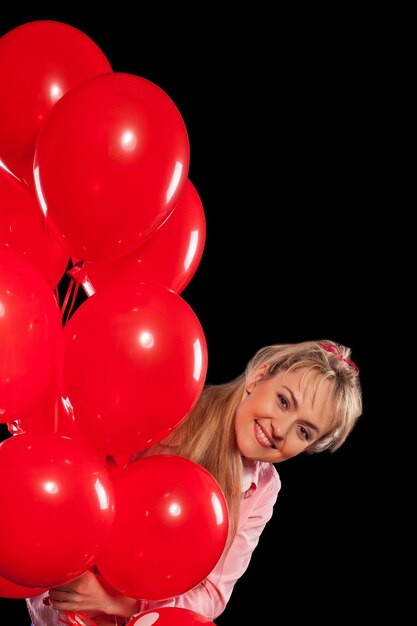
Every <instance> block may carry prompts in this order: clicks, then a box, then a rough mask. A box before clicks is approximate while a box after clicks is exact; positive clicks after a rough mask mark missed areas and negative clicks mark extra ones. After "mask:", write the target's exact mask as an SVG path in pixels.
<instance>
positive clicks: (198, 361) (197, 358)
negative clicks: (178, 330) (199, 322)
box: [193, 339, 203, 380]
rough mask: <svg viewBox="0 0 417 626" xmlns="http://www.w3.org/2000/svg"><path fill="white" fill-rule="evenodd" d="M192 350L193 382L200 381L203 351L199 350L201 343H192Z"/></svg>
mask: <svg viewBox="0 0 417 626" xmlns="http://www.w3.org/2000/svg"><path fill="white" fill-rule="evenodd" d="M193 348H194V372H193V378H194V380H200V378H201V370H202V369H203V351H202V349H201V343H200V340H199V339H196V340H195V341H194V343H193Z"/></svg>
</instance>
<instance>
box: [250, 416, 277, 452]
mask: <svg viewBox="0 0 417 626" xmlns="http://www.w3.org/2000/svg"><path fill="white" fill-rule="evenodd" d="M255 428H256V433H257V435H258V437H259V439H260V440H261V441H262V442H263V443H264V444H265V445H266V446H268V447H269V448H273V447H274V446H273V445H272V443H271V442H270V441H269V439H268V437H266V435H265V434H264V432H263V430H262V428H261V427H260V426H259V424H258V423H257V422H255Z"/></svg>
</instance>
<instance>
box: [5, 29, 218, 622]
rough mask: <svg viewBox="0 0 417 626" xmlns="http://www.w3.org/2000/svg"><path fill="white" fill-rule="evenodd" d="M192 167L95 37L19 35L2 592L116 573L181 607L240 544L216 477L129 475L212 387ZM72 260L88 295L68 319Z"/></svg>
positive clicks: (182, 133) (166, 109)
mask: <svg viewBox="0 0 417 626" xmlns="http://www.w3.org/2000/svg"><path fill="white" fill-rule="evenodd" d="M189 161H190V147H189V139H188V134H187V129H186V126H185V123H184V120H183V118H182V116H181V114H180V112H179V110H178V108H177V107H176V105H175V104H174V102H173V101H172V99H171V98H170V97H169V96H168V95H167V94H166V93H165V92H164V91H163V90H162V89H161V88H160V87H158V86H157V85H156V84H154V83H153V82H151V81H149V80H147V79H145V78H142V77H140V76H136V75H132V74H127V73H121V72H113V71H112V68H111V66H110V63H109V61H108V60H107V58H106V56H105V54H104V53H103V51H102V50H101V49H100V48H99V47H98V46H97V45H96V44H95V43H94V42H93V41H92V40H91V39H90V38H89V37H88V36H87V35H86V34H85V33H83V32H81V31H79V30H78V29H77V28H74V27H73V26H70V25H68V24H64V23H61V22H55V21H34V22H29V23H26V24H22V25H21V26H19V27H17V28H14V29H13V30H11V31H9V32H8V33H6V35H4V36H3V37H2V38H1V39H0V422H2V423H4V424H7V425H8V426H9V430H10V431H11V432H13V433H14V434H15V435H16V436H14V437H11V438H8V439H7V440H6V441H4V442H3V443H2V444H1V445H0V502H1V506H2V515H1V516H0V595H6V596H7V597H28V596H30V595H35V594H37V593H40V591H42V590H43V589H47V588H49V587H51V586H56V585H58V584H64V583H65V582H69V581H70V580H73V579H74V578H76V577H77V576H79V575H80V574H81V573H83V572H84V571H86V570H87V569H89V568H90V567H91V566H92V565H96V566H97V567H98V569H99V571H100V573H101V575H103V577H104V578H107V579H108V581H109V582H110V583H111V584H112V585H113V586H114V587H115V588H116V589H117V590H118V591H120V592H121V593H126V594H130V595H135V596H137V597H143V598H147V599H165V598H168V597H171V596H174V595H178V594H180V593H183V592H185V591H187V590H189V589H191V588H192V587H194V586H195V585H196V584H198V583H199V582H201V581H202V580H203V579H204V578H205V577H206V576H207V575H208V574H209V572H210V571H211V569H212V568H213V567H214V565H215V564H216V562H217V561H218V559H219V558H220V555H221V553H222V551H223V549H224V546H225V542H226V536H227V527H228V512H227V506H226V502H225V499H224V495H223V493H222V492H221V489H220V487H219V485H218V484H217V482H216V481H215V480H214V478H213V477H212V476H211V475H210V474H209V473H208V472H207V471H206V470H205V469H204V468H202V467H201V466H199V465H198V464H196V463H193V462H191V461H189V460H187V459H181V458H179V457H174V456H171V455H163V457H155V456H151V457H147V458H146V459H140V460H139V461H137V462H136V463H134V464H133V465H127V466H124V463H125V462H126V461H127V460H128V459H129V458H130V457H131V456H132V454H133V453H135V452H137V451H140V450H145V449H147V448H149V447H150V446H152V445H153V444H155V443H157V442H159V441H161V440H162V439H163V438H164V437H165V436H166V435H168V434H169V433H170V432H171V431H172V430H173V429H174V428H175V427H176V426H178V425H179V424H180V423H181V422H182V421H183V420H184V419H185V418H186V416H187V415H188V413H189V412H190V410H191V409H192V408H193V406H194V405H195V403H196V402H197V400H198V397H199V395H200V393H201V391H202V389H203V385H204V382H205V377H206V373H207V345H206V340H205V336H204V331H203V329H202V326H201V324H200V322H199V320H198V318H197V316H196V315H195V313H194V311H193V310H192V309H191V307H190V306H189V305H188V304H187V303H186V302H185V300H184V299H183V298H182V297H181V295H180V294H181V292H182V290H183V289H184V288H185V287H186V286H187V284H188V283H189V281H190V280H191V278H192V277H193V275H194V274H195V272H196V270H197V267H198V265H199V263H200V260H201V257H202V253H203V249H204V244H205V236H206V224H205V216H204V210H203V205H202V202H201V199H200V197H199V195H198V192H197V190H196V189H195V187H194V185H193V184H192V182H191V181H190V179H189V178H188V171H189ZM71 265H72V266H73V267H72V269H70V270H69V275H70V276H71V281H74V282H76V283H77V285H82V287H83V288H84V290H85V293H86V294H87V296H88V297H87V298H86V299H85V301H84V302H83V303H82V304H81V305H79V307H78V308H77V310H76V311H75V312H74V313H73V315H72V316H71V317H70V319H69V321H67V322H66V323H64V321H63V313H64V311H63V305H62V306H61V305H60V303H59V296H58V293H59V292H58V285H59V284H60V283H61V280H62V279H63V277H64V276H65V272H66V270H68V268H69V267H71ZM109 456H111V457H114V458H115V459H116V460H118V462H119V467H118V468H117V471H113V472H111V473H110V470H109V468H108V466H106V465H105V460H106V458H108V457H109ZM167 493H169V494H170V497H169V498H167V497H166V496H167ZM11 538H13V540H12V541H11ZM17 546H18V547H17ZM149 571H152V575H151V576H150V575H149ZM191 623H196V622H195V621H193V622H191V621H190V624H191Z"/></svg>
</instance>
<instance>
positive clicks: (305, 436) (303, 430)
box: [300, 426, 311, 441]
mask: <svg viewBox="0 0 417 626" xmlns="http://www.w3.org/2000/svg"><path fill="white" fill-rule="evenodd" d="M300 433H301V436H302V437H303V439H305V440H306V441H311V434H310V431H309V430H307V428H305V427H304V426H300Z"/></svg>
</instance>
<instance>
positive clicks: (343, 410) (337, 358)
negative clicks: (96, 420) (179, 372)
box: [165, 340, 362, 545]
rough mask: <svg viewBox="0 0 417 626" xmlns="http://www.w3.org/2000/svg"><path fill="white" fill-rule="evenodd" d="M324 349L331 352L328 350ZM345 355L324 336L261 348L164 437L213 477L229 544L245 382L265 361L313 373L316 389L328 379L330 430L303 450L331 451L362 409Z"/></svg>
mask: <svg viewBox="0 0 417 626" xmlns="http://www.w3.org/2000/svg"><path fill="white" fill-rule="evenodd" d="M320 344H322V345H320ZM323 346H325V347H323ZM326 347H327V349H326ZM329 348H330V349H331V350H334V351H328V349H329ZM349 356H350V349H349V348H347V347H345V346H342V345H341V344H337V343H335V342H332V341H328V340H322V341H305V342H302V343H295V344H278V345H272V346H266V347H264V348H261V349H260V350H259V351H258V352H257V353H256V354H255V356H254V357H253V358H252V359H251V360H250V361H249V363H248V364H247V367H246V370H245V372H244V373H243V374H241V375H240V376H238V377H237V378H236V379H235V380H233V381H231V382H229V383H226V384H223V385H207V386H206V387H205V388H204V390H203V392H202V394H201V395H200V397H199V399H198V402H197V403H196V405H195V407H194V408H193V409H192V411H191V412H190V413H189V415H188V416H187V419H186V420H184V422H182V424H180V425H179V426H178V427H177V428H176V429H175V431H174V432H173V433H172V435H171V436H170V437H169V438H167V439H166V440H165V442H166V443H168V444H169V445H175V447H176V453H177V454H179V455H180V456H184V457H186V458H188V459H191V460H193V461H195V462H197V463H199V464H200V465H202V466H203V467H205V468H206V469H207V470H208V471H209V472H210V473H211V474H212V475H213V476H214V477H215V478H216V480H217V481H218V483H219V485H220V487H221V488H222V490H223V493H224V495H225V498H226V501H227V503H228V507H229V520H230V533H229V545H230V542H231V541H232V539H233V537H234V535H235V533H236V529H237V523H238V518H239V506H240V498H241V490H242V457H241V454H240V452H239V449H238V447H237V443H236V436H235V427H234V417H235V412H236V409H237V407H238V405H239V404H240V402H242V401H243V400H244V399H245V397H246V396H247V392H246V383H247V381H248V380H249V379H250V378H251V376H252V375H253V373H254V372H255V371H256V370H257V369H258V368H259V367H261V366H263V365H267V375H268V376H274V375H275V374H277V373H278V371H283V370H285V371H287V370H292V371H294V370H298V369H303V370H305V372H306V373H307V372H314V374H315V377H314V379H315V381H317V383H316V388H317V386H318V385H319V384H320V383H321V382H322V381H324V380H326V381H329V382H330V389H331V391H330V393H331V400H332V406H333V407H334V414H333V420H332V429H331V431H330V432H329V433H327V434H326V435H324V436H323V437H321V438H320V439H318V440H317V441H315V442H314V443H313V444H312V445H311V446H309V448H308V449H307V450H306V451H307V452H308V453H310V454H311V453H313V452H322V451H323V450H331V451H334V450H337V449H338V448H340V446H341V445H342V444H343V442H344V441H345V440H346V438H347V436H348V435H349V433H350V432H351V430H352V429H353V427H354V425H355V423H356V421H357V419H358V417H359V416H360V415H361V413H362V394H361V387H360V382H359V376H358V372H357V371H356V369H355V367H354V366H352V365H351V364H349V363H348V362H346V361H345V360H344V359H349Z"/></svg>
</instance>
